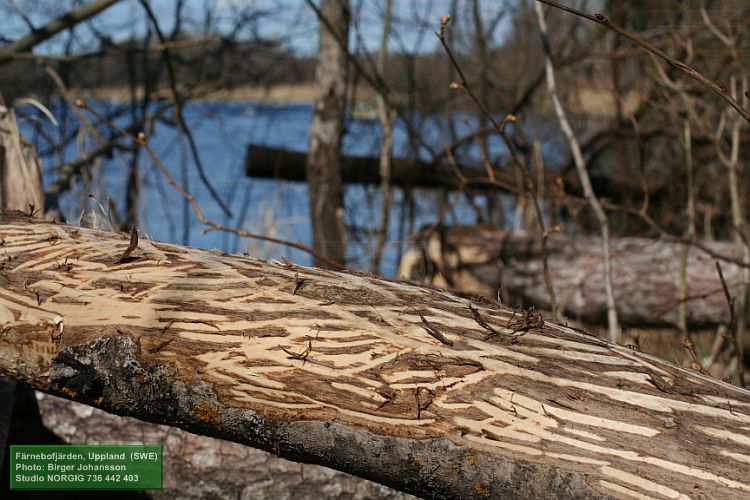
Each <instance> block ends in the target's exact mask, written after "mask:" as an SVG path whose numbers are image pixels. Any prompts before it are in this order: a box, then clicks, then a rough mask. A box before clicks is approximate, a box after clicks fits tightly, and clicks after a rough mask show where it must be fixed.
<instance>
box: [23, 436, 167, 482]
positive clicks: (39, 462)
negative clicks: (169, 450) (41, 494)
mask: <svg viewBox="0 0 750 500" xmlns="http://www.w3.org/2000/svg"><path fill="white" fill-rule="evenodd" d="M163 457H164V454H163V449H162V445H160V444H155V445H150V444H148V445H127V444H123V445H50V446H44V445H28V446H25V445H24V446H16V445H13V446H11V447H10V489H12V490H158V489H162V463H163V462H162V459H163Z"/></svg>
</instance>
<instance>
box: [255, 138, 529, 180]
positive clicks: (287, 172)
mask: <svg viewBox="0 0 750 500" xmlns="http://www.w3.org/2000/svg"><path fill="white" fill-rule="evenodd" d="M306 157H307V153H298V152H296V151H289V150H286V149H279V148H269V147H265V146H257V145H255V144H250V145H249V146H248V147H247V156H246V157H245V173H246V174H247V175H248V176H251V177H259V178H265V179H284V180H287V181H304V180H305V158H306ZM459 168H460V169H461V171H462V173H463V174H464V175H465V176H467V177H482V176H484V170H482V169H480V168H478V167H467V166H459ZM341 175H342V180H343V181H344V182H345V183H347V184H352V183H353V184H376V185H378V184H380V173H379V169H378V159H377V158H374V157H373V158H371V157H367V156H344V157H343V158H342V165H341ZM391 180H392V183H393V185H396V186H408V187H415V188H416V187H422V188H443V187H446V188H449V189H455V188H457V187H458V186H459V184H460V183H459V179H458V177H457V176H456V173H455V172H454V171H453V169H452V168H451V167H450V166H448V165H442V164H432V163H429V162H424V161H419V160H413V159H406V158H397V159H394V160H393V173H392V175H391ZM512 182H515V181H512Z"/></svg>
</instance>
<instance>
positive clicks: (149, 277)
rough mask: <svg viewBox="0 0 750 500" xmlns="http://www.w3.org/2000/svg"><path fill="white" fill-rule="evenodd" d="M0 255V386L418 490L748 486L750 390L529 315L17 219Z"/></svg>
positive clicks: (547, 492)
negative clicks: (25, 387) (22, 385)
mask: <svg viewBox="0 0 750 500" xmlns="http://www.w3.org/2000/svg"><path fill="white" fill-rule="evenodd" d="M0 241H2V245H3V246H2V250H3V252H2V255H3V261H2V266H0V283H2V288H1V289H0V317H2V324H3V327H2V330H0V374H2V375H5V376H10V377H12V378H15V379H17V380H22V381H26V382H28V383H30V384H31V385H32V386H34V387H36V388H38V389H41V390H44V391H48V392H50V393H54V394H60V395H65V396H66V397H68V398H71V399H75V400H77V401H80V402H85V403H87V404H90V405H92V406H96V407H98V408H101V409H104V410H106V411H109V412H112V413H117V414H120V415H130V416H134V417H136V418H140V419H143V420H147V421H151V422H157V423H163V424H169V425H173V426H176V427H181V428H183V429H185V430H188V431H190V432H194V433H198V434H206V435H211V436H215V437H220V438H223V439H226V440H230V441H235V442H239V443H244V444H247V445H251V446H254V447H258V448H261V449H265V450H268V451H271V452H272V453H276V454H278V455H281V456H283V457H287V458H290V459H292V460H297V461H307V462H313V463H319V464H323V465H327V466H330V467H333V468H336V469H339V470H342V471H345V472H350V473H353V474H356V475H359V476H361V477H365V478H367V479H371V480H374V481H377V482H380V483H382V484H386V485H389V486H392V487H395V488H397V489H399V490H402V491H406V492H410V493H414V494H417V495H420V496H423V497H432V498H483V497H494V498H549V497H550V496H554V497H556V498H584V497H585V498H617V497H619V498H631V497H634V496H635V497H638V496H651V497H656V498H663V497H665V496H666V497H671V498H677V497H679V496H680V495H683V498H687V497H688V496H690V497H706V498H738V497H741V496H747V495H748V494H750V474H748V470H749V468H750V439H748V434H749V433H750V393H748V392H747V391H745V390H742V389H740V388H737V387H734V386H731V385H729V384H725V383H723V382H720V381H717V380H714V379H711V378H708V377H705V376H703V375H700V374H698V373H694V372H691V371H687V370H685V369H682V368H679V367H676V366H674V365H671V364H669V363H667V362H665V361H662V360H659V359H657V358H654V357H651V356H648V355H645V354H642V353H639V352H635V351H632V350H630V349H627V348H624V347H621V346H617V345H614V344H610V343H607V342H605V341H602V340H600V339H598V338H596V337H592V336H589V335H585V334H583V333H579V332H576V331H573V330H571V329H568V328H565V327H561V326H557V325H553V324H545V323H544V322H543V321H542V320H541V318H540V317H538V316H537V315H535V314H533V313H531V312H526V313H524V312H520V313H519V312H515V313H514V312H513V311H511V310H510V309H506V308H502V307H496V306H487V305H481V304H475V303H471V302H469V301H467V300H465V299H460V298H458V297H455V296H452V295H449V294H447V293H445V292H441V291H437V290H429V289H422V288H419V287H413V286H409V285H405V284H402V283H393V282H387V281H383V280H379V279H376V278H373V277H368V276H357V275H354V274H347V273H336V272H333V271H325V270H321V269H312V268H303V267H299V266H296V265H294V264H291V263H279V262H273V261H260V260H254V259H250V258H246V257H241V256H232V255H227V254H222V253H219V252H208V251H203V250H196V249H190V248H185V247H180V246H177V245H169V244H163V243H158V242H155V241H141V242H138V243H137V245H135V248H133V245H132V244H129V239H128V238H127V237H126V236H125V235H115V234H111V233H102V232H97V231H92V230H88V229H82V228H75V227H70V226H65V225H56V224H52V223H47V222H44V221H41V220H36V219H33V220H32V219H29V218H27V217H25V216H23V215H22V214H19V213H6V214H4V215H2V216H0ZM129 247H130V249H129Z"/></svg>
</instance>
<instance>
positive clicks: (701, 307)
mask: <svg viewBox="0 0 750 500" xmlns="http://www.w3.org/2000/svg"><path fill="white" fill-rule="evenodd" d="M540 239H541V238H540V236H539V235H536V234H533V233H530V232H505V231H501V230H499V229H494V228H485V227H481V226H456V227H452V228H448V229H444V230H443V231H442V232H438V233H436V234H434V235H432V236H431V237H430V238H429V239H428V240H427V241H420V242H418V243H417V245H415V246H414V247H413V248H412V249H411V250H410V251H409V252H408V253H407V255H406V256H405V257H404V259H403V260H402V262H401V267H400V270H399V273H400V276H401V277H403V278H408V279H413V280H417V281H423V282H425V283H429V284H432V285H435V286H439V287H448V288H451V289H453V290H456V291H459V292H464V293H468V294H475V295H481V296H486V297H489V298H493V299H494V298H496V297H497V295H498V291H499V290H501V291H502V294H503V295H504V297H505V299H507V302H508V303H510V304H512V305H524V306H529V305H532V304H533V305H536V306H537V307H543V308H549V297H548V294H547V291H546V288H545V285H544V280H543V277H542V266H543V261H542V251H541V242H540ZM704 244H705V245H706V247H708V248H709V249H711V250H713V251H715V252H719V253H720V254H722V255H732V250H733V249H734V246H733V245H732V243H730V242H707V243H704ZM548 245H549V254H550V258H549V266H550V272H551V274H552V281H553V282H554V284H555V294H556V296H557V297H558V301H559V307H560V311H561V312H563V313H564V314H566V315H568V316H569V317H573V318H580V319H582V320H584V321H586V322H587V323H604V322H605V321H606V314H607V306H606V302H605V298H604V296H603V294H602V292H601V290H602V286H603V283H602V279H603V278H602V274H601V265H602V264H601V242H600V240H599V239H598V238H579V237H572V236H569V235H565V234H553V235H550V236H549V242H548ZM680 254H681V243H677V242H666V241H659V240H653V239H646V238H615V239H613V240H612V263H613V264H612V269H613V272H614V277H615V280H616V281H617V288H616V289H615V295H616V298H617V307H618V313H619V315H620V319H621V321H622V322H623V323H625V324H628V325H630V326H665V325H667V326H676V325H678V324H679V305H680V293H679V282H680ZM714 262H715V259H714V258H712V257H710V256H709V255H706V254H705V253H704V252H702V251H700V250H697V249H694V250H693V251H692V252H690V256H689V259H688V262H687V265H686V269H687V275H686V288H687V291H686V295H687V300H686V302H685V308H686V311H685V312H686V322H687V326H688V327H690V328H696V327H706V326H710V327H714V326H717V325H719V324H722V323H723V324H726V323H728V322H729V317H728V314H727V305H726V300H725V298H724V295H723V291H722V286H721V281H720V280H719V277H718V275H717V274H716V267H715V264H714ZM723 267H724V269H725V273H726V276H727V281H728V282H729V283H730V286H731V285H733V284H735V283H736V282H737V280H738V274H737V266H735V265H733V264H731V263H724V264H723Z"/></svg>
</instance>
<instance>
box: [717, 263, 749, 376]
mask: <svg viewBox="0 0 750 500" xmlns="http://www.w3.org/2000/svg"><path fill="white" fill-rule="evenodd" d="M716 271H717V272H718V273H719V279H720V280H721V286H722V288H723V289H724V297H725V298H726V299H727V307H728V308H729V331H730V336H731V338H732V344H733V346H734V352H735V354H736V355H737V376H738V377H739V384H740V386H742V387H745V363H744V360H743V359H742V358H743V355H742V354H743V353H742V347H741V346H740V345H739V344H738V343H737V335H736V333H737V316H736V315H735V311H734V297H732V294H731V293H730V292H729V286H728V285H727V280H726V279H724V272H723V271H722V269H721V264H720V263H719V261H718V260H717V261H716Z"/></svg>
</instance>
